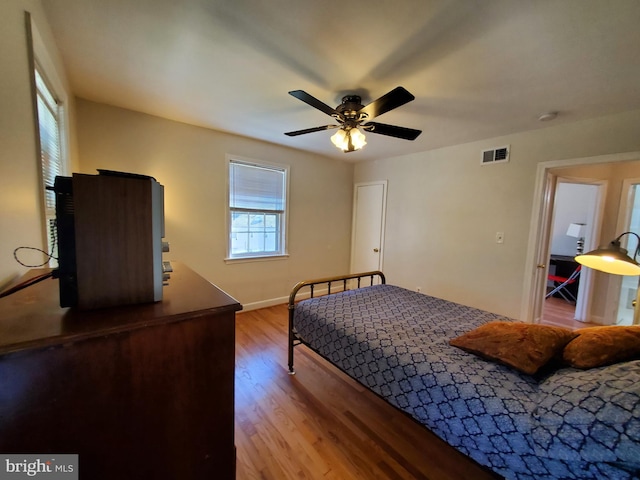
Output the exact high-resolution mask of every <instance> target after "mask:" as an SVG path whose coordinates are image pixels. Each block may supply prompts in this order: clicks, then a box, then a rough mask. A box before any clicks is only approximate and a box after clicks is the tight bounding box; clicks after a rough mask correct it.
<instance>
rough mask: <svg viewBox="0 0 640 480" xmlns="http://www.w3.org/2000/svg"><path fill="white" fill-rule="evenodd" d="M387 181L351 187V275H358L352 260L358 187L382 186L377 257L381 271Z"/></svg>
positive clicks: (360, 183)
mask: <svg viewBox="0 0 640 480" xmlns="http://www.w3.org/2000/svg"><path fill="white" fill-rule="evenodd" d="M387 184H388V181H387V180H377V181H371V182H358V183H355V184H354V185H353V208H352V210H353V214H352V218H351V259H350V262H349V270H350V271H351V273H360V272H354V271H353V268H354V259H355V258H356V256H355V250H356V225H357V221H356V220H357V216H358V209H357V205H358V188H359V187H368V186H374V185H382V213H381V216H382V218H381V219H380V247H379V248H380V252H379V254H380V255H378V270H380V271H382V266H383V264H384V236H385V231H386V218H387Z"/></svg>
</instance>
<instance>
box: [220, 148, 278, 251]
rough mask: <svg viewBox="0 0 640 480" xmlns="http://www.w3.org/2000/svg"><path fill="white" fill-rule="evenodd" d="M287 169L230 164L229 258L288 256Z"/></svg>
mask: <svg viewBox="0 0 640 480" xmlns="http://www.w3.org/2000/svg"><path fill="white" fill-rule="evenodd" d="M286 174H287V169H286V167H278V166H272V165H260V164H255V163H249V162H244V161H238V160H230V162H229V213H230V221H229V225H230V231H229V258H246V257H263V256H274V255H283V254H284V253H285V228H284V227H285V214H286V203H287V202H286V185H287V182H286Z"/></svg>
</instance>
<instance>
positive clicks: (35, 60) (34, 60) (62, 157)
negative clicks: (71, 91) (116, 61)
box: [25, 12, 70, 267]
mask: <svg viewBox="0 0 640 480" xmlns="http://www.w3.org/2000/svg"><path fill="white" fill-rule="evenodd" d="M25 23H26V28H27V37H28V43H29V66H30V69H29V70H30V81H31V92H32V93H31V95H32V101H33V115H34V126H35V132H34V133H35V141H36V161H37V172H38V177H37V178H38V190H39V192H40V209H41V221H42V245H43V246H44V249H46V250H47V251H48V252H49V253H50V254H51V255H54V256H57V251H55V249H52V236H53V235H54V234H57V232H55V227H54V224H53V223H52V221H53V220H54V219H55V218H56V215H55V205H54V206H53V209H51V208H47V192H46V188H45V187H46V178H45V175H44V173H45V172H44V169H43V163H42V144H41V137H40V114H39V111H38V97H39V96H40V93H39V89H38V87H37V85H36V70H37V71H38V75H39V76H40V78H41V79H42V83H43V84H44V86H45V87H46V89H47V90H48V92H47V93H48V94H49V96H50V97H52V99H53V100H54V101H55V104H56V110H57V111H56V112H55V113H56V117H57V118H56V123H57V129H58V141H59V146H58V147H59V157H58V162H57V164H58V174H59V175H68V174H69V170H70V167H69V164H70V161H69V136H70V132H69V109H68V108H67V98H68V94H67V90H66V88H65V84H64V82H63V81H62V79H61V77H60V75H59V72H58V70H57V68H56V64H55V62H54V61H53V60H52V58H51V55H50V53H49V51H48V48H47V46H46V43H45V42H44V40H43V38H42V36H41V34H40V32H39V30H38V27H37V25H36V23H35V22H34V20H33V18H32V17H31V14H30V13H29V12H25ZM52 250H53V251H52ZM49 266H50V267H56V266H57V261H56V260H55V258H50V259H49Z"/></svg>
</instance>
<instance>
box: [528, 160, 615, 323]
mask: <svg viewBox="0 0 640 480" xmlns="http://www.w3.org/2000/svg"><path fill="white" fill-rule="evenodd" d="M549 174H550V175H555V174H554V173H553V171H551V172H550V173H549ZM556 178H557V182H556V185H555V186H556V188H557V187H558V184H559V183H570V184H575V185H592V186H595V187H597V189H598V190H597V193H596V199H595V203H596V205H595V209H594V212H593V217H592V218H591V219H589V220H590V221H589V223H588V224H587V232H586V233H585V235H584V237H585V238H586V239H589V242H588V243H587V242H586V241H585V243H584V251H585V252H588V251H590V250H594V249H596V248H597V247H598V245H599V232H600V230H601V227H602V220H603V218H604V208H605V203H606V201H607V188H608V184H609V181H608V180H599V179H590V178H573V177H561V176H556ZM554 194H555V192H554ZM548 247H549V246H548ZM550 253H551V252H550V251H549V250H547V258H549V255H550ZM592 286H593V271H592V270H591V269H590V268H585V269H583V270H582V271H581V272H580V282H579V286H578V295H577V301H576V309H575V315H574V318H575V319H576V320H578V321H582V322H584V321H587V320H588V319H589V318H590V312H591V289H592ZM539 301H540V303H541V304H544V295H543V296H542V297H541V298H540V299H539Z"/></svg>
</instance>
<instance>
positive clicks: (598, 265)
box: [575, 237, 640, 275]
mask: <svg viewBox="0 0 640 480" xmlns="http://www.w3.org/2000/svg"><path fill="white" fill-rule="evenodd" d="M619 238H620V237H618V239H616V240H614V241H612V242H611V243H610V244H609V245H607V246H606V247H600V248H598V249H596V250H593V251H591V252H587V253H585V254H583V255H577V256H576V257H575V260H576V262H578V263H579V264H581V265H584V266H585V267H589V268H593V269H594V270H599V271H601V272H605V273H612V274H614V275H640V264H639V263H638V262H636V261H635V260H634V259H633V258H631V257H630V256H629V255H627V250H626V249H624V248H622V247H620V242H619Z"/></svg>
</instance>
